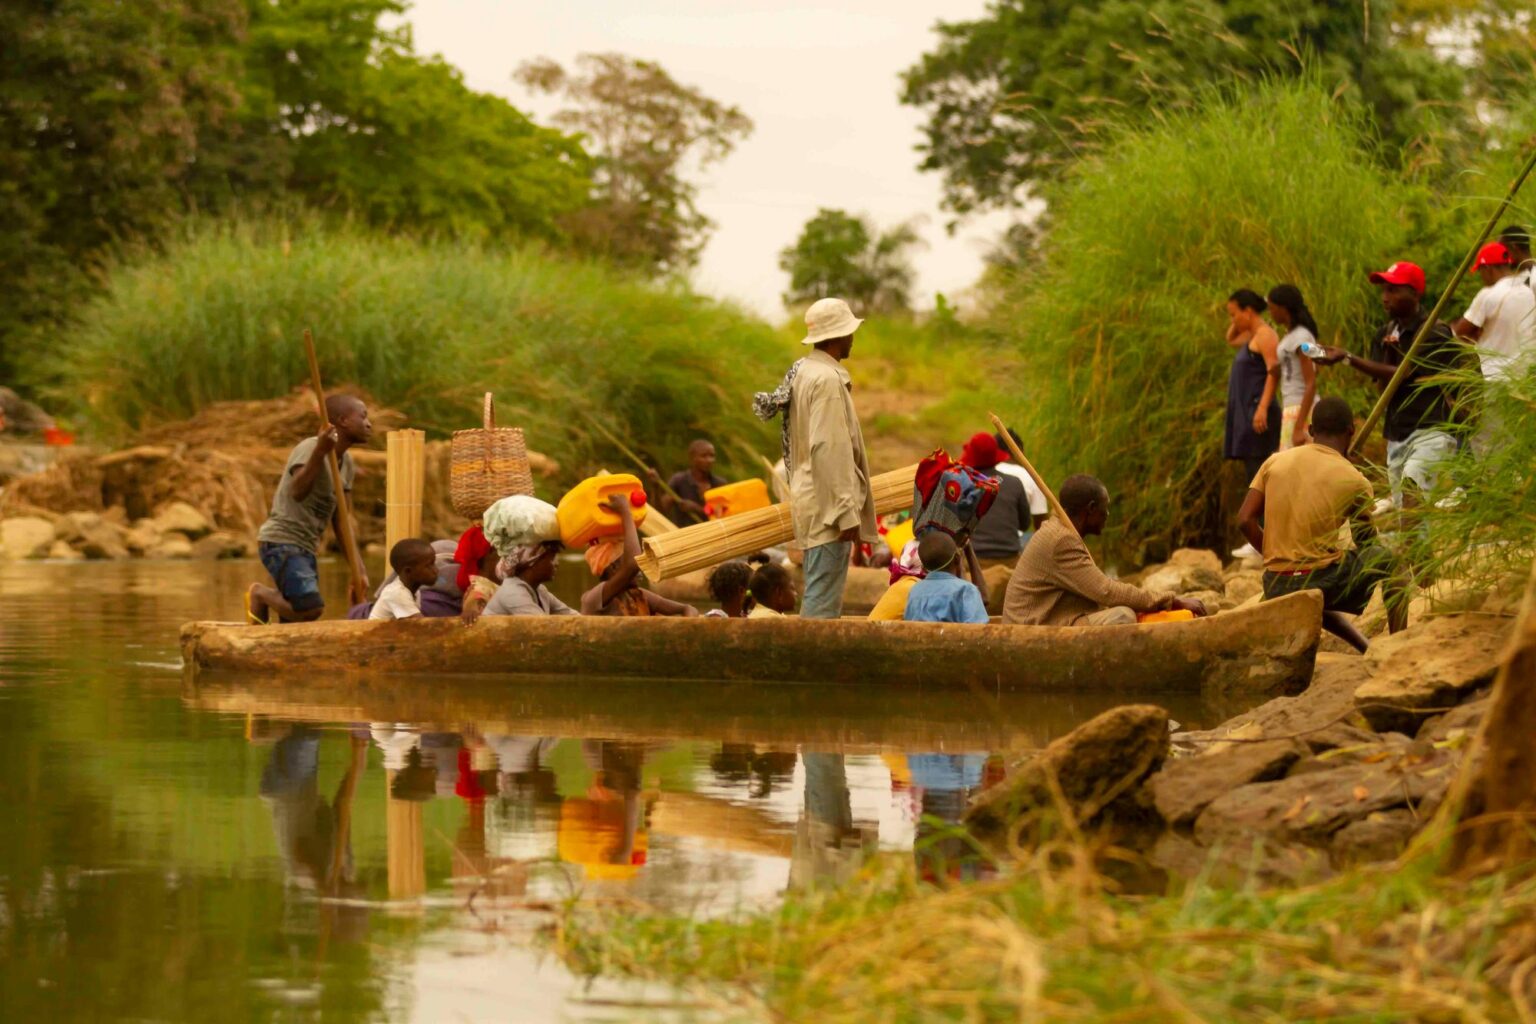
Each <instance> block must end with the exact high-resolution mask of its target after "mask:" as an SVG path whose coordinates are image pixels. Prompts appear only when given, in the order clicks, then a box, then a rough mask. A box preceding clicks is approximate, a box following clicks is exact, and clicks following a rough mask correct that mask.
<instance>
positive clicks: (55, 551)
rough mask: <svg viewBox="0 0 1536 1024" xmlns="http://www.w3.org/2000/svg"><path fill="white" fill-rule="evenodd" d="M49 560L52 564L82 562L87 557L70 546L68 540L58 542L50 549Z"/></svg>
mask: <svg viewBox="0 0 1536 1024" xmlns="http://www.w3.org/2000/svg"><path fill="white" fill-rule="evenodd" d="M48 559H49V561H52V562H82V561H84V560H85V556H84V555H82V554H81V553H80V552H78V551H76V550H75V549H74V548H72V547H70V546H69V541H67V540H56V541H54V542H53V547H51V548H49V549H48Z"/></svg>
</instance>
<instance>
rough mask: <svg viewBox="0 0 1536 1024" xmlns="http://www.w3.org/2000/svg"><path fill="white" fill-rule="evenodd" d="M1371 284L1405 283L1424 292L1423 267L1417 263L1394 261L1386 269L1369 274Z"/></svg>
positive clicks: (1415, 289)
mask: <svg viewBox="0 0 1536 1024" xmlns="http://www.w3.org/2000/svg"><path fill="white" fill-rule="evenodd" d="M1371 284H1405V285H1407V286H1408V287H1410V288H1412V289H1413V290H1414V291H1416V292H1418V293H1419V294H1420V295H1423V294H1424V268H1423V267H1421V266H1419V265H1418V264H1417V263H1402V262H1398V263H1394V264H1392V265H1391V266H1390V267H1388V268H1387V269H1386V270H1378V271H1376V272H1375V273H1374V274H1372V275H1371Z"/></svg>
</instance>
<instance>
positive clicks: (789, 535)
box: [639, 465, 917, 583]
mask: <svg viewBox="0 0 1536 1024" xmlns="http://www.w3.org/2000/svg"><path fill="white" fill-rule="evenodd" d="M916 477H917V466H915V465H912V466H908V467H906V468H905V469H897V470H893V471H891V472H889V473H881V474H880V475H879V476H876V477H872V478H871V479H870V481H869V486H870V490H871V491H872V492H873V493H874V497H875V514H876V515H887V514H889V513H891V512H895V511H897V510H898V509H903V508H911V507H912V488H913V486H914V481H915V479H916ZM794 536H795V529H794V526H793V524H792V523H791V520H790V516H789V505H787V504H782V505H773V506H771V507H769V508H761V509H757V510H755V511H752V512H743V513H741V514H740V515H734V516H730V517H728V518H726V519H714V520H711V521H709V522H707V523H699V524H697V525H695V526H685V527H683V528H682V529H681V530H675V531H673V532H671V533H665V534H658V535H657V536H654V537H647V538H646V539H645V541H644V548H645V550H644V552H643V553H642V554H641V556H640V559H639V562H640V568H641V569H642V570H643V571H644V572H645V575H646V576H647V577H649V578H650V580H651V582H653V583H658V582H660V581H661V580H669V579H672V578H674V577H677V576H681V575H683V574H684V573H690V572H694V571H695V570H698V569H707V568H709V567H710V566H712V565H719V564H720V563H721V562H724V561H727V560H729V559H732V558H739V557H741V556H742V555H750V554H752V553H753V552H754V551H761V550H763V549H764V548H770V547H773V546H774V545H776V544H783V543H785V542H786V541H789V540H791V539H793V538H794Z"/></svg>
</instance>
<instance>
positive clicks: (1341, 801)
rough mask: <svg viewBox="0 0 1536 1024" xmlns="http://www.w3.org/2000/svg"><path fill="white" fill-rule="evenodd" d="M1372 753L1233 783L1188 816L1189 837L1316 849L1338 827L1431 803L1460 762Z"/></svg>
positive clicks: (1439, 754) (1437, 754)
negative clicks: (1262, 840) (1258, 839)
mask: <svg viewBox="0 0 1536 1024" xmlns="http://www.w3.org/2000/svg"><path fill="white" fill-rule="evenodd" d="M1376 756H1377V757H1379V759H1362V760H1358V761H1353V762H1350V763H1346V764H1340V765H1333V766H1328V767H1324V768H1321V770H1315V771H1305V772H1301V773H1299V774H1292V775H1291V776H1290V777H1288V778H1285V779H1281V780H1280V781H1278V782H1260V783H1253V784H1251V785H1247V786H1240V787H1239V788H1237V789H1234V790H1232V791H1231V792H1229V793H1226V794H1224V795H1222V796H1220V797H1218V798H1217V799H1215V800H1213V801H1212V802H1211V804H1210V806H1208V807H1206V809H1205V811H1204V812H1202V813H1201V815H1200V817H1199V818H1198V819H1196V821H1195V839H1196V841H1197V842H1200V843H1202V844H1203V845H1206V846H1211V845H1214V844H1217V843H1230V842H1234V841H1242V840H1246V839H1249V838H1251V837H1254V836H1266V837H1270V838H1272V839H1274V840H1277V841H1280V842H1301V843H1309V844H1311V845H1315V846H1321V845H1324V844H1326V843H1328V842H1329V840H1330V839H1331V838H1332V836H1333V835H1334V833H1336V832H1338V831H1339V830H1340V829H1342V828H1344V826H1346V825H1348V824H1350V823H1351V822H1355V821H1360V820H1363V819H1364V818H1366V817H1368V816H1369V815H1371V814H1375V813H1376V812H1378V811H1385V810H1390V809H1392V808H1394V807H1410V808H1419V807H1423V808H1426V809H1427V808H1428V807H1431V806H1433V805H1435V804H1437V803H1438V802H1439V800H1440V798H1441V797H1442V796H1443V795H1444V793H1445V790H1446V787H1447V786H1448V785H1449V784H1450V781H1451V776H1452V774H1453V772H1454V769H1455V767H1456V765H1458V764H1459V763H1460V758H1459V757H1457V756H1455V755H1453V754H1450V753H1448V752H1445V751H1432V752H1431V753H1430V754H1428V755H1427V756H1420V755H1415V754H1409V753H1406V752H1397V753H1395V754H1394V753H1393V752H1392V749H1391V748H1389V747H1386V746H1384V747H1383V748H1382V750H1381V751H1380V752H1379V753H1378V755H1376ZM1304 763H1306V764H1310V765H1314V766H1321V765H1327V764H1328V763H1327V762H1304ZM1297 767H1301V766H1300V765H1298V766H1297ZM1426 813H1427V811H1426Z"/></svg>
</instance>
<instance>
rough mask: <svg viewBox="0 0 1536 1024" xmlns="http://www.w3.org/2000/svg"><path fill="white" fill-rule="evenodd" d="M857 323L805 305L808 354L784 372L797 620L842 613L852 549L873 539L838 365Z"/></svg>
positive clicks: (847, 390)
mask: <svg viewBox="0 0 1536 1024" xmlns="http://www.w3.org/2000/svg"><path fill="white" fill-rule="evenodd" d="M863 322H864V321H863V320H861V319H859V318H858V317H856V316H854V315H853V311H852V310H851V309H849V308H848V303H846V302H844V301H843V300H842V299H830V298H828V299H821V300H819V301H817V302H815V303H812V304H811V307H810V308H809V309H807V310H806V311H805V327H806V336H805V340H804V342H802V344H805V345H812V346H815V348H814V351H812V352H811V354H810V355H808V356H806V357H805V358H804V359H802V360H800V361H799V362H798V363H796V364H795V368H792V370H791V373H792V378H793V379H792V380H791V381H789V407H788V417H789V422H788V425H787V431H788V435H789V436H788V440H789V452H788V455H789V459H788V468H789V493H790V512H791V517H792V519H793V521H794V527H795V540H796V542H797V543H798V544H799V546H800V548H801V550H802V551H804V552H805V567H804V568H805V594H804V597H803V599H802V601H801V605H800V616H801V618H806V619H835V618H837V617H838V616H839V615H841V614H842V611H843V586H844V584H845V583H846V582H847V579H848V560H849V557H850V556H851V554H852V552H853V545H854V544H855V543H858V542H860V541H868V542H871V543H872V542H873V541H874V540H875V539H876V538H877V537H878V533H877V532H876V530H875V498H874V494H873V492H872V491H871V490H870V486H869V462H868V459H867V458H866V456H865V453H864V435H863V432H862V431H861V430H860V429H859V419H858V416H857V415H856V414H855V412H854V408H853V379H852V378H851V377H850V376H849V375H848V371H847V370H845V369H843V366H842V362H843V360H845V359H847V358H848V356H849V355H850V354H851V353H852V352H853V332H854V331H856V330H858V327H859V325H860V324H861V323H863Z"/></svg>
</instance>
